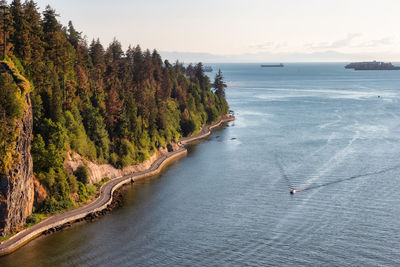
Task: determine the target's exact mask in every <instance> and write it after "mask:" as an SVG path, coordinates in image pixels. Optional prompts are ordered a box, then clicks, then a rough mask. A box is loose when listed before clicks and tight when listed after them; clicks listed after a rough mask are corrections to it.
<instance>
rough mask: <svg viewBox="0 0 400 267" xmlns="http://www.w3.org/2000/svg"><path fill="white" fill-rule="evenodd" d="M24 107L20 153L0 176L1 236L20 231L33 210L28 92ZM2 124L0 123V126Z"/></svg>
mask: <svg viewBox="0 0 400 267" xmlns="http://www.w3.org/2000/svg"><path fill="white" fill-rule="evenodd" d="M25 101H26V104H27V105H26V108H25V110H24V114H23V117H22V119H21V120H19V121H18V122H17V127H16V129H17V130H19V135H18V137H17V142H16V147H15V150H16V152H17V154H18V155H19V161H18V163H16V164H14V166H12V168H11V169H10V170H9V171H8V172H7V173H6V174H2V175H0V235H2V236H6V235H8V234H10V233H12V232H15V231H18V230H20V229H21V228H22V227H23V226H24V224H25V219H26V217H28V216H29V215H30V214H31V213H32V206H33V202H34V185H33V169H32V167H33V165H32V157H31V154H30V150H31V139H32V127H33V118H32V106H31V100H30V97H29V92H27V93H26V94H25ZM0 127H1V126H0Z"/></svg>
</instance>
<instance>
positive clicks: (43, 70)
mask: <svg viewBox="0 0 400 267" xmlns="http://www.w3.org/2000/svg"><path fill="white" fill-rule="evenodd" d="M0 5H1V6H3V7H4V8H3V9H1V10H0V12H1V14H0V15H1V18H0V29H1V30H0V37H1V39H2V40H1V41H0V45H1V46H0V47H5V55H3V53H2V56H3V58H4V60H5V61H7V62H8V63H9V64H10V66H13V68H15V70H14V71H15V75H16V76H15V77H21V78H20V79H21V81H22V82H23V84H24V85H25V87H23V88H26V90H29V91H30V98H31V102H32V112H33V140H32V146H31V154H32V158H33V170H34V176H35V177H36V179H37V180H38V181H39V182H40V184H42V185H43V186H44V187H45V189H46V191H47V194H48V197H47V199H46V200H45V202H44V203H43V204H42V205H41V206H40V207H37V210H36V212H40V213H54V212H56V211H59V210H65V209H70V208H73V207H75V206H76V205H77V203H78V202H84V201H86V200H87V196H88V194H89V193H88V191H89V187H88V180H87V172H85V170H84V168H80V170H79V172H76V173H68V172H67V170H66V169H65V168H64V161H65V158H66V156H67V152H68V151H75V152H76V153H78V154H80V155H81V156H83V157H84V158H86V159H88V160H90V161H93V162H95V163H99V164H100V163H110V164H112V165H113V166H115V167H117V168H124V167H126V166H129V165H132V164H137V163H140V162H143V161H144V160H146V159H148V158H149V156H150V155H152V154H153V153H155V151H156V150H157V149H158V148H160V147H166V146H167V144H168V143H169V142H177V141H178V139H179V138H180V137H182V136H187V135H191V134H194V133H196V132H198V131H199V130H200V129H201V127H202V126H204V125H205V124H208V123H212V122H215V121H216V120H218V118H219V116H221V115H223V114H226V113H228V112H229V107H228V104H227V102H226V100H225V93H224V90H225V87H226V84H225V83H224V81H223V77H222V74H221V72H219V73H218V74H217V75H216V77H215V81H214V82H213V83H211V81H210V79H209V78H208V76H207V75H205V73H204V69H203V65H202V63H198V64H189V65H187V64H182V63H180V62H178V61H177V62H173V63H170V62H168V61H167V60H165V61H163V60H162V58H161V56H160V54H159V53H158V52H157V51H156V50H153V51H150V50H142V49H141V47H140V46H139V45H136V46H129V47H128V48H127V49H126V50H125V51H124V50H123V48H122V45H121V43H120V42H119V41H118V40H117V39H114V40H113V41H112V42H111V43H110V44H109V45H108V46H107V47H104V46H103V45H102V44H101V42H100V40H99V39H94V40H91V41H88V40H87V38H86V37H85V36H84V35H83V34H82V33H81V32H80V31H79V30H78V29H76V28H75V26H74V25H73V23H72V22H69V23H68V25H67V26H63V25H61V24H60V22H59V21H58V14H57V13H56V11H55V10H54V9H52V8H51V7H50V6H47V7H46V8H45V9H44V11H43V12H42V13H40V11H39V8H38V6H37V4H36V3H35V2H34V1H32V0H29V1H25V2H23V3H22V2H21V1H20V0H13V1H12V2H11V3H10V4H9V5H7V2H6V1H4V0H2V1H0ZM3 37H5V38H4V39H3ZM3 40H6V42H4V41H3ZM15 77H12V75H10V74H8V73H4V72H3V73H2V74H1V75H0V124H1V125H0V153H1V157H0V173H2V174H4V173H6V172H7V171H8V170H9V169H10V168H12V166H13V164H15V162H16V161H17V160H18V155H13V151H12V147H13V142H12V140H13V138H14V137H13V136H15V132H14V130H13V129H14V128H15V122H16V121H17V120H18V119H20V118H21V116H22V113H23V110H24V104H23V101H22V100H23V92H21V90H19V87H17V86H16V84H15ZM25 79H26V80H25ZM74 196H75V197H74ZM76 196H78V197H76Z"/></svg>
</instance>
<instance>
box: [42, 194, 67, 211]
mask: <svg viewBox="0 0 400 267" xmlns="http://www.w3.org/2000/svg"><path fill="white" fill-rule="evenodd" d="M74 207H75V204H74V203H73V202H72V200H71V199H67V200H62V201H57V200H55V199H54V198H53V197H49V198H48V199H46V200H45V202H44V204H43V207H42V209H41V212H42V213H45V214H49V213H50V214H54V213H56V212H59V211H66V210H70V209H73V208H74Z"/></svg>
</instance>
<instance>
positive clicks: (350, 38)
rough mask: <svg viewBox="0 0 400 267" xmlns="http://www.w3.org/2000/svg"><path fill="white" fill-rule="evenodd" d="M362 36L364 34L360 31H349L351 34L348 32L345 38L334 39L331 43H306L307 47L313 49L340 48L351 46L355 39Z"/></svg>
mask: <svg viewBox="0 0 400 267" xmlns="http://www.w3.org/2000/svg"><path fill="white" fill-rule="evenodd" d="M361 36H362V34H360V33H349V34H347V37H346V38H343V39H339V40H336V41H333V42H330V43H329V42H323V43H317V44H314V43H309V44H306V45H305V47H306V48H310V49H313V50H320V49H323V50H326V49H339V48H344V47H349V46H351V45H352V44H353V42H354V39H356V38H358V37H361Z"/></svg>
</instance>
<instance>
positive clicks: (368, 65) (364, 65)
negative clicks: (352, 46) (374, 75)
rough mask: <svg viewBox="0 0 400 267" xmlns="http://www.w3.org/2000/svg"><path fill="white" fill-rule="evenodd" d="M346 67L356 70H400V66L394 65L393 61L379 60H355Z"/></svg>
mask: <svg viewBox="0 0 400 267" xmlns="http://www.w3.org/2000/svg"><path fill="white" fill-rule="evenodd" d="M345 68H346V69H354V70H400V67H397V66H394V65H393V64H392V63H390V62H389V63H385V62H379V61H370V62H354V63H350V64H348V65H346V66H345Z"/></svg>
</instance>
